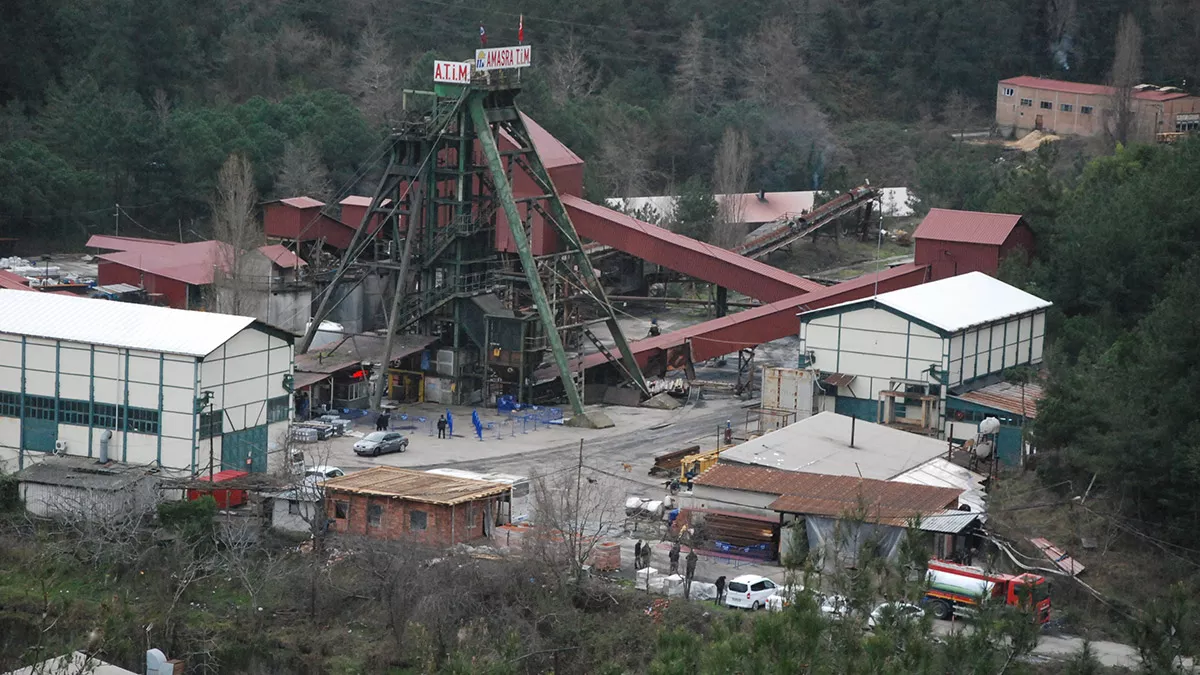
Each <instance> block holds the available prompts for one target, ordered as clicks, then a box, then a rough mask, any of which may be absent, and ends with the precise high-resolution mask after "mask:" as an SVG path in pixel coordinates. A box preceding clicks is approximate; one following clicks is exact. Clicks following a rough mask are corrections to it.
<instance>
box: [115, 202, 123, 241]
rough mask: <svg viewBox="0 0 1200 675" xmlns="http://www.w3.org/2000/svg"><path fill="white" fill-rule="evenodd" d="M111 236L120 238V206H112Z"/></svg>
mask: <svg viewBox="0 0 1200 675" xmlns="http://www.w3.org/2000/svg"><path fill="white" fill-rule="evenodd" d="M113 236H114V237H119V236H121V205H120V204H113Z"/></svg>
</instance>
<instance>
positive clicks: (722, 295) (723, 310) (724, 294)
mask: <svg viewBox="0 0 1200 675" xmlns="http://www.w3.org/2000/svg"><path fill="white" fill-rule="evenodd" d="M726 314H729V289H728V288H725V287H724V286H717V318H718V319H719V318H721V317H723V316H725V315H726Z"/></svg>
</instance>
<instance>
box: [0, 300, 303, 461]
mask: <svg viewBox="0 0 1200 675" xmlns="http://www.w3.org/2000/svg"><path fill="white" fill-rule="evenodd" d="M292 342H293V336H292V335H291V334H290V333H286V332H284V331H281V330H278V329H276V328H272V327H270V326H268V325H266V324H264V323H261V322H259V321H256V320H254V319H252V318H250V317H241V316H230V315H225V314H214V313H208V312H193V311H185V310H178V309H168V308H164V307H152V306H149V305H135V304H128V303H122V302H113V301H109V300H98V299H89V298H79V297H71V296H66V295H57V294H46V293H22V292H20V291H9V290H0V468H2V469H4V470H6V471H16V470H18V469H19V468H22V467H23V466H25V465H26V464H28V463H30V462H31V461H36V460H37V459H38V458H40V457H43V456H45V454H46V453H53V452H58V453H59V454H64V455H71V456H78V457H98V456H99V453H100V444H101V439H102V437H103V435H104V432H105V431H109V432H111V438H110V440H108V442H107V450H108V454H109V458H110V459H111V460H113V461H117V462H124V463H128V464H135V465H147V466H151V465H153V466H157V467H161V468H163V469H168V470H173V472H176V473H196V472H199V471H201V470H205V469H207V467H208V466H209V457H210V451H211V456H212V457H213V463H214V464H215V465H217V467H218V468H220V467H224V468H237V469H243V470H252V471H266V470H267V469H268V457H269V458H270V465H271V467H272V468H273V467H274V466H275V465H276V462H277V461H278V462H282V461H283V458H282V456H281V454H282V453H281V452H269V450H273V449H275V448H282V447H283V439H284V437H285V435H286V433H287V424H288V420H289V418H290V416H291V409H292V405H291V395H290V393H289V391H290V388H291V382H292V377H293V372H292V355H293V350H292Z"/></svg>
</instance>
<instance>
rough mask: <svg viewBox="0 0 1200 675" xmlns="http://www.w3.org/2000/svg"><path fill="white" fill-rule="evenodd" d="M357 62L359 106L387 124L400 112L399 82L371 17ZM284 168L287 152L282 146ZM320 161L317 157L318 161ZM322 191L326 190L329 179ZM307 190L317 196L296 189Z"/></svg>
mask: <svg viewBox="0 0 1200 675" xmlns="http://www.w3.org/2000/svg"><path fill="white" fill-rule="evenodd" d="M355 59H356V61H357V63H356V64H355V66H354V71H353V75H352V76H351V87H352V88H353V91H354V95H355V96H356V97H357V98H358V108H359V110H361V111H362V113H363V116H364V117H366V118H367V121H369V122H370V123H371V124H373V125H375V126H390V125H391V124H393V123H394V122H395V121H396V119H397V118H398V116H399V115H400V105H401V86H400V74H399V73H398V72H397V70H396V67H395V66H394V65H392V64H393V63H394V62H395V59H394V57H393V56H392V53H391V49H389V47H388V43H387V39H386V38H385V36H384V35H383V33H382V32H380V30H379V29H378V27H377V26H376V25H375V23H374V22H373V21H371V22H368V23H367V29H366V30H365V31H364V32H363V36H362V41H361V42H360V43H359V47H358V53H357V54H356V55H355ZM284 159H285V163H284V166H285V170H286V166H287V161H286V159H287V155H286V150H285V155H284ZM318 164H319V161H318ZM325 182H326V185H325V186H324V188H325V189H324V190H323V191H322V192H325V193H327V192H328V188H329V186H328V184H327V183H328V179H327V178H326V179H325ZM295 194H309V196H311V197H316V198H318V199H320V198H321V197H319V196H318V195H316V194H312V193H311V192H296V193H295Z"/></svg>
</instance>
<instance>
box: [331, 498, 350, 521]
mask: <svg viewBox="0 0 1200 675" xmlns="http://www.w3.org/2000/svg"><path fill="white" fill-rule="evenodd" d="M333 517H334V518H337V519H338V520H345V519H346V518H349V517H350V502H347V501H344V500H340V499H339V500H337V501H335V502H334V503H333Z"/></svg>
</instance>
